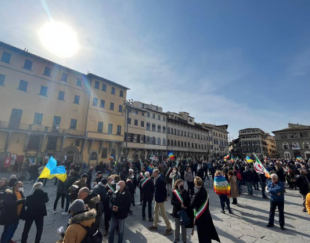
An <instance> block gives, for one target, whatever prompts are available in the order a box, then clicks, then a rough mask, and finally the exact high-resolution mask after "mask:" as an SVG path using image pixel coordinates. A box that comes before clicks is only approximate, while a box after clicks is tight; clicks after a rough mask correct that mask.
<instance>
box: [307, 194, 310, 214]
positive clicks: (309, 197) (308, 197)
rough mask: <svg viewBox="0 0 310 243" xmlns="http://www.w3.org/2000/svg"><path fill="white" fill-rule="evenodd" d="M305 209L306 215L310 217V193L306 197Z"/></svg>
mask: <svg viewBox="0 0 310 243" xmlns="http://www.w3.org/2000/svg"><path fill="white" fill-rule="evenodd" d="M306 208H307V210H308V214H309V215H310V192H309V193H308V194H307V197H306Z"/></svg>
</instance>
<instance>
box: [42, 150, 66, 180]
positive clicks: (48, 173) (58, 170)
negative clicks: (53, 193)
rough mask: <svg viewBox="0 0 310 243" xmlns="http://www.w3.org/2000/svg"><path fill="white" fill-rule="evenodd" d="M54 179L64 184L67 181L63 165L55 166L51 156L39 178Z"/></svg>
mask: <svg viewBox="0 0 310 243" xmlns="http://www.w3.org/2000/svg"><path fill="white" fill-rule="evenodd" d="M54 177H57V178H58V179H59V180H61V181H63V182H65V181H66V179H67V171H66V168H65V167H64V166H63V165H61V166H57V161H56V160H55V159H54V158H53V156H51V157H50V159H49V161H48V162H47V164H46V165H45V167H44V169H43V171H42V173H41V175H40V176H39V178H47V179H52V178H54Z"/></svg>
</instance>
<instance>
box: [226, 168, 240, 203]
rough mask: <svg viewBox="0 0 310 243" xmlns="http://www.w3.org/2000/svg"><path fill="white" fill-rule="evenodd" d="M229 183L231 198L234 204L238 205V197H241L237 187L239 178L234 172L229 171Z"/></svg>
mask: <svg viewBox="0 0 310 243" xmlns="http://www.w3.org/2000/svg"><path fill="white" fill-rule="evenodd" d="M228 182H229V185H230V196H231V197H232V199H233V202H232V204H238V202H237V197H238V196H239V193H238V186H237V177H236V176H235V174H234V172H233V171H232V170H230V171H228Z"/></svg>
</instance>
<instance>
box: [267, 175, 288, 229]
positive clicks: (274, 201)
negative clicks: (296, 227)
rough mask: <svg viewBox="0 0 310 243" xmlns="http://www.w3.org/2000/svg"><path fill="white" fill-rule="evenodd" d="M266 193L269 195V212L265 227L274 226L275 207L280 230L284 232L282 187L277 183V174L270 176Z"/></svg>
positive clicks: (279, 182)
mask: <svg viewBox="0 0 310 243" xmlns="http://www.w3.org/2000/svg"><path fill="white" fill-rule="evenodd" d="M267 191H269V193H270V212H269V223H268V224H267V227H273V226H274V224H273V222H274V214H275V211H276V207H278V210H279V221H280V227H281V230H284V229H285V228H284V185H283V183H282V182H281V181H279V179H278V175H277V174H271V180H270V181H268V184H267Z"/></svg>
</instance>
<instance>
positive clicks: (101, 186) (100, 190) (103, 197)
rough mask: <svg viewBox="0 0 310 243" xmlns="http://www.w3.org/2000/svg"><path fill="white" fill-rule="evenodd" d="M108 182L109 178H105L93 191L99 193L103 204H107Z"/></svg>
mask: <svg viewBox="0 0 310 243" xmlns="http://www.w3.org/2000/svg"><path fill="white" fill-rule="evenodd" d="M107 183H108V180H107V178H103V179H102V180H101V181H100V182H99V183H98V184H97V185H96V186H95V187H94V190H93V192H95V193H97V194H98V195H99V196H100V201H101V203H102V205H104V204H105V201H106V200H107V190H106V185H107Z"/></svg>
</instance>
